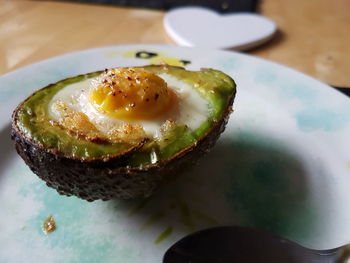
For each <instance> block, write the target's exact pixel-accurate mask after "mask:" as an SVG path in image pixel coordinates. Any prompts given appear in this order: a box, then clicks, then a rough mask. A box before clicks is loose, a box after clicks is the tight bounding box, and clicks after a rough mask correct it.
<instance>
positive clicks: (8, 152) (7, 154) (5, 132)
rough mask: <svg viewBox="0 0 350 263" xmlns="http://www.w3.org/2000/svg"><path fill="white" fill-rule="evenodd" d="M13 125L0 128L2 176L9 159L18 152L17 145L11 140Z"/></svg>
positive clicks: (0, 167) (0, 165) (0, 170)
mask: <svg viewBox="0 0 350 263" xmlns="http://www.w3.org/2000/svg"><path fill="white" fill-rule="evenodd" d="M10 133H11V125H10V124H9V125H7V126H6V127H5V128H4V129H2V130H0V177H1V175H2V174H3V171H4V170H5V167H6V164H7V163H8V161H9V160H10V159H11V158H12V157H13V156H14V155H15V154H16V150H15V146H14V143H13V141H12V140H11V135H10Z"/></svg>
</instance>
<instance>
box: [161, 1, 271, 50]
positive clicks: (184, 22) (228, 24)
mask: <svg viewBox="0 0 350 263" xmlns="http://www.w3.org/2000/svg"><path fill="white" fill-rule="evenodd" d="M164 26H165V29H166V31H167V33H168V34H169V35H170V36H171V37H172V38H173V39H174V40H175V41H176V42H177V43H178V44H180V45H183V46H202V47H211V48H223V49H225V48H233V49H236V50H244V49H249V48H252V47H255V46H257V45H260V44H262V43H264V42H266V41H267V40H269V39H270V38H271V37H272V36H273V34H274V33H275V31H276V24H275V23H274V22H273V21H271V20H270V19H268V18H265V17H263V16H260V15H256V14H251V13H234V14H225V15H220V14H218V13H216V12H214V11H212V10H210V9H206V8H202V7H183V8H176V9H173V10H171V11H169V12H168V13H167V14H166V15H165V17H164Z"/></svg>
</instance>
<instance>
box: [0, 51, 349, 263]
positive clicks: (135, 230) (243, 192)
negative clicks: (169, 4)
mask: <svg viewBox="0 0 350 263" xmlns="http://www.w3.org/2000/svg"><path fill="white" fill-rule="evenodd" d="M161 61H165V62H167V63H170V64H178V65H181V64H186V67H187V68H188V69H199V68H201V67H212V68H216V69H220V70H223V71H224V72H226V73H227V74H229V75H231V76H232V77H233V78H234V79H235V80H236V82H237V85H238V93H237V97H236V101H235V104H234V106H235V111H234V113H233V114H232V116H231V119H230V121H229V123H228V126H227V129H226V131H225V132H224V134H223V135H222V137H221V138H220V140H219V142H218V144H217V145H216V146H215V148H214V149H213V151H212V152H211V153H209V154H208V155H207V156H206V157H205V158H204V159H203V160H202V161H201V162H200V163H199V164H198V166H196V168H195V169H194V170H193V171H192V172H189V173H188V174H185V175H183V176H181V177H179V178H178V180H176V181H174V182H171V183H169V184H168V185H167V186H165V187H163V188H162V189H160V191H159V192H157V193H156V194H155V195H154V196H153V197H152V198H150V199H148V200H138V201H128V202H126V201H117V200H115V201H108V202H103V201H96V202H93V203H89V202H86V201H83V200H80V199H78V198H75V197H65V196H60V195H58V194H57V193H56V191H55V190H53V189H51V188H48V187H47V186H46V185H45V183H44V182H42V181H41V180H40V179H38V177H37V176H36V175H34V174H33V173H32V172H31V171H30V170H29V169H28V168H27V167H26V165H25V164H24V162H23V161H22V160H21V159H20V158H19V157H18V156H17V155H16V153H15V150H14V147H13V143H12V142H11V141H10V139H9V131H10V116H11V113H12V111H13V109H14V108H15V106H16V105H17V104H18V103H19V102H20V101H21V100H23V99H24V98H25V97H27V96H28V95H29V94H30V93H32V92H33V91H34V90H36V89H39V88H40V87H42V86H44V85H47V84H49V83H52V82H56V81H58V80H60V79H63V78H66V77H69V76H74V75H77V74H81V73H87V72H91V71H95V70H99V69H104V68H109V67H116V66H132V65H145V64H149V63H159V62H161ZM181 61H182V62H181ZM0 94H1V96H0V116H1V119H0V140H1V142H0V149H1V158H0V208H1V210H0V211H1V215H0V262H38V259H40V262H45V263H49V262H66V263H68V262H113V263H115V262H123V263H128V262H161V259H162V255H163V253H164V252H165V250H166V249H167V248H168V247H169V246H170V245H171V244H172V243H173V242H175V241H176V240H178V239H179V238H181V237H182V236H184V235H186V234H188V233H191V232H193V231H195V230H199V229H202V228H205V227H210V226H217V225H227V224H236V225H248V226H255V227H259V228H262V229H266V230H270V231H274V232H276V233H278V234H280V235H282V236H284V237H287V238H289V239H291V240H294V241H296V242H299V243H301V244H302V245H305V246H308V247H312V248H330V247H336V246H339V245H341V244H343V243H345V242H349V241H350V239H349V237H350V224H349V222H350V209H349V204H350V191H349V189H350V139H349V134H350V99H349V98H347V97H346V96H344V95H342V94H341V93H339V92H337V91H335V90H333V89H332V88H330V87H328V86H327V85H325V84H322V83H320V82H319V81H317V80H314V79H312V78H310V77H308V76H305V75H304V74H301V73H299V72H296V71H294V70H291V69H289V68H286V67H283V66H280V65H277V64H274V63H271V62H268V61H264V60H261V59H257V58H254V57H250V56H246V55H242V54H238V53H232V52H227V51H211V50H205V49H190V48H180V47H172V46H162V45H131V46H115V47H105V48H98V49H91V50H86V51H81V52H76V53H71V54H67V55H64V56H60V57H55V58H53V59H49V60H46V61H43V62H40V63H37V64H33V65H31V66H28V67H25V68H22V69H20V70H17V71H15V72H11V73H9V74H6V75H4V76H2V77H0ZM49 215H53V217H54V219H55V221H56V224H57V229H56V231H54V232H53V233H51V234H49V235H45V234H44V233H43V231H42V224H43V221H44V220H45V218H46V217H48V216H49Z"/></svg>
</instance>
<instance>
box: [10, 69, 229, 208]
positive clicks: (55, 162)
mask: <svg viewBox="0 0 350 263" xmlns="http://www.w3.org/2000/svg"><path fill="white" fill-rule="evenodd" d="M153 67H155V66H153ZM168 67H169V66H168ZM232 85H234V82H233V81H232ZM234 96H235V86H233V88H232V92H231V93H230V95H229V96H227V100H226V101H225V103H224V107H225V110H224V111H223V112H221V114H220V116H219V118H215V120H214V121H213V122H212V125H211V127H210V128H209V129H208V130H207V132H206V133H205V134H202V135H201V136H200V138H199V139H198V140H197V141H196V142H194V143H192V144H191V145H188V146H187V147H185V148H183V149H181V150H180V151H178V152H177V153H176V154H175V155H174V156H172V157H170V158H166V159H163V160H160V161H159V162H157V163H156V164H147V165H140V166H134V167H130V166H129V163H128V162H129V159H130V156H132V154H133V153H134V152H135V151H136V152H137V149H133V150H131V151H129V152H126V154H123V155H121V156H113V157H111V158H95V159H91V160H84V159H78V158H70V157H67V156H65V155H62V154H60V153H59V152H55V151H52V149H46V148H45V147H43V145H41V144H38V143H36V142H34V141H32V140H31V139H30V138H28V136H26V135H25V133H24V132H23V131H22V130H21V129H20V128H19V126H18V123H17V113H18V111H19V110H20V108H21V105H22V104H21V105H19V106H18V107H17V109H16V110H15V111H14V113H13V122H12V131H11V136H12V139H13V140H14V141H15V144H16V150H17V152H18V154H19V155H20V156H21V157H22V158H23V159H24V161H25V162H26V164H27V165H28V166H29V167H30V168H31V170H32V171H33V172H34V173H35V174H37V175H38V176H39V177H40V178H41V179H43V180H44V181H45V182H46V183H47V185H48V186H50V187H53V188H55V189H56V190H57V191H58V192H59V193H60V194H64V195H68V196H71V195H75V196H78V197H80V198H82V199H85V200H88V201H93V200H97V199H102V200H109V199H113V198H120V199H131V198H139V197H147V196H149V195H151V194H152V193H153V192H154V190H155V189H156V188H157V186H158V185H159V184H160V183H161V181H164V180H165V179H166V178H167V177H172V176H175V175H177V174H178V173H180V172H181V170H183V169H187V167H189V166H192V165H193V164H194V163H195V162H196V161H197V160H198V159H199V158H200V157H201V156H203V154H204V153H206V152H208V151H209V150H210V149H211V148H212V147H213V145H214V144H215V142H216V140H217V139H218V137H219V135H220V133H221V132H222V131H223V130H224V129H225V125H226V123H227V121H228V118H229V115H230V113H231V111H232V108H231V106H232V103H233V100H234Z"/></svg>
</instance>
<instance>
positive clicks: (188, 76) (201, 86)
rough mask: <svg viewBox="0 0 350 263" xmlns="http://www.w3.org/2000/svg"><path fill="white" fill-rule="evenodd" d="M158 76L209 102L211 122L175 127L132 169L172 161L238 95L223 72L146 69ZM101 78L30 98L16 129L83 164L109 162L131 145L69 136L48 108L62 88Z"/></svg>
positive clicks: (140, 153) (135, 156) (138, 155)
mask: <svg viewBox="0 0 350 263" xmlns="http://www.w3.org/2000/svg"><path fill="white" fill-rule="evenodd" d="M143 68H144V69H146V70H147V71H150V72H152V73H155V74H162V73H166V74H169V75H171V76H173V77H176V78H178V79H181V80H183V81H185V82H186V83H188V84H190V85H191V86H192V87H193V88H194V89H195V90H196V91H197V92H198V93H199V94H200V95H201V96H202V97H203V98H204V99H205V100H206V101H207V102H208V105H209V108H210V116H209V118H208V119H207V120H206V121H205V122H204V123H203V124H202V125H201V126H200V127H199V128H197V129H196V130H194V131H191V130H190V129H188V128H187V127H186V126H185V125H180V126H176V127H175V128H174V129H173V130H171V132H169V133H167V134H166V135H165V136H164V137H163V138H162V139H161V140H159V141H149V142H147V143H146V144H145V145H143V146H142V148H140V149H138V150H137V151H135V152H134V153H132V155H131V156H130V157H129V160H128V165H129V166H130V167H136V166H143V165H149V164H153V163H157V162H159V161H162V160H165V159H169V158H171V157H172V156H173V155H175V154H176V153H178V152H179V151H181V150H182V149H184V148H186V147H188V146H190V145H192V144H193V143H194V142H196V141H197V140H198V139H200V138H201V137H202V136H204V135H206V134H207V132H209V130H210V128H211V126H212V125H213V123H215V122H216V121H217V120H219V119H220V117H221V116H222V114H223V113H224V112H225V111H226V109H227V106H228V103H229V98H230V96H231V95H232V94H233V93H234V92H235V83H234V81H233V80H232V79H231V78H230V77H229V76H227V75H226V74H224V73H223V72H221V71H218V70H213V69H202V70H201V71H187V70H185V69H184V68H180V67H172V66H145V67H143ZM99 74H101V71H99V72H93V73H89V74H86V75H79V76H76V77H72V78H68V79H65V80H62V81H59V82H57V83H55V84H51V85H49V86H47V87H45V88H43V89H41V90H39V91H37V92H36V93H34V94H33V95H32V96H31V97H29V98H28V99H27V100H26V101H25V102H24V103H23V104H22V105H21V106H20V109H19V110H18V112H17V116H16V117H17V118H16V120H17V126H18V127H19V129H20V131H21V132H22V133H23V134H24V135H25V136H26V137H27V138H29V139H30V140H31V141H32V142H34V143H36V144H39V145H41V146H43V147H44V148H45V149H48V150H53V151H55V152H57V153H59V154H61V155H64V156H66V157H70V158H77V159H82V160H87V159H99V158H108V157H113V156H116V155H118V153H122V152H123V151H126V150H127V149H129V148H130V147H131V146H132V145H130V144H127V143H117V144H101V143H95V142H90V141H86V140H84V139H80V138H77V137H75V136H72V135H70V134H69V133H68V132H67V131H65V130H64V129H62V128H60V127H59V126H56V125H51V124H50V117H49V114H48V105H49V103H50V101H51V99H52V98H53V96H54V95H55V94H56V93H57V92H58V91H59V90H61V89H62V88H63V87H65V86H67V85H70V84H73V83H77V82H79V81H83V80H86V79H90V78H94V77H96V76H98V75H99Z"/></svg>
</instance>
